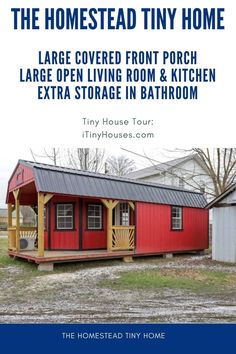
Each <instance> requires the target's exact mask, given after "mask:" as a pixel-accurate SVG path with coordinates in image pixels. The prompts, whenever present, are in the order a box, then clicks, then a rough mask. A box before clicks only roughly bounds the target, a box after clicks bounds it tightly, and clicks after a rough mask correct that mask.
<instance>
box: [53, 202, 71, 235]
mask: <svg viewBox="0 0 236 354" xmlns="http://www.w3.org/2000/svg"><path fill="white" fill-rule="evenodd" d="M60 206H67V207H68V206H71V208H72V215H66V214H65V215H58V211H59V207H60ZM64 211H66V209H64ZM60 218H63V219H68V220H69V219H70V220H71V226H70V227H68V226H65V227H61V226H59V225H58V221H59V219H60ZM56 226H57V227H56V228H57V230H73V229H74V205H73V203H58V204H57V205H56Z"/></svg>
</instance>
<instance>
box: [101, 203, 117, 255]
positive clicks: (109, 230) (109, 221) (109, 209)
mask: <svg viewBox="0 0 236 354" xmlns="http://www.w3.org/2000/svg"><path fill="white" fill-rule="evenodd" d="M102 202H103V204H104V205H105V206H106V207H107V250H108V251H112V210H113V209H114V208H115V207H116V206H117V204H118V203H119V201H118V200H115V201H112V200H111V199H110V200H106V199H102Z"/></svg>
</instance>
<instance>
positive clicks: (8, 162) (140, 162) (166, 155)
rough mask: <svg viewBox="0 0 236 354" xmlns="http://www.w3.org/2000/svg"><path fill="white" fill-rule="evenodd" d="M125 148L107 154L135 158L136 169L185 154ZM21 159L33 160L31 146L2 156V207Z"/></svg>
mask: <svg viewBox="0 0 236 354" xmlns="http://www.w3.org/2000/svg"><path fill="white" fill-rule="evenodd" d="M123 149H125V148H123ZM123 149H122V148H116V149H115V148H113V149H109V150H108V149H105V151H106V154H108V152H109V154H110V155H115V156H118V155H125V156H127V157H129V158H130V159H133V160H134V161H135V165H136V169H141V168H144V167H147V166H150V165H151V164H152V163H158V162H164V161H168V160H170V159H173V158H177V157H179V156H180V155H181V154H182V155H183V152H178V151H174V149H173V150H164V149H145V148H140V149H137V148H135V149H134V150H132V149H130V148H129V149H128V150H129V151H133V152H135V153H137V154H133V153H131V152H128V151H125V150H123ZM32 150H33V152H34V153H35V154H37V155H42V153H43V148H36V149H32ZM48 151H50V148H48ZM139 155H141V156H139ZM5 156H6V155H5ZM142 156H143V157H142ZM145 156H147V157H145ZM149 158H152V159H154V160H153V162H152V161H150V160H149ZM19 159H22V160H30V161H32V160H33V158H32V154H31V151H30V147H28V148H27V147H18V148H17V150H16V149H11V150H10V151H8V153H7V158H2V159H1V160H0V207H1V208H4V207H6V205H5V199H6V192H7V184H8V180H9V178H10V176H11V174H12V172H13V170H14V168H15V166H16V164H17V162H18V160H19ZM37 161H38V162H43V163H49V164H50V163H51V161H50V160H49V159H45V158H40V157H37Z"/></svg>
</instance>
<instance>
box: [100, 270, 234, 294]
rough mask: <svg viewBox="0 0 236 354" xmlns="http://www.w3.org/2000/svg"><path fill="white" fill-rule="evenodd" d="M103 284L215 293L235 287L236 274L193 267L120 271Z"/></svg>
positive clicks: (115, 286) (113, 286) (119, 286)
mask: <svg viewBox="0 0 236 354" xmlns="http://www.w3.org/2000/svg"><path fill="white" fill-rule="evenodd" d="M101 285H102V286H105V287H110V288H113V289H114V290H122V289H130V290H133V289H145V290H155V289H164V288H168V289H183V290H189V291H193V292H198V293H199V292H203V293H205V292H208V293H213V292H218V291H221V290H222V289H224V288H225V287H229V288H231V287H232V288H233V287H235V286H236V276H235V275H233V274H230V273H225V272H216V271H205V270H193V269H186V270H184V269H165V270H154V269H149V270H143V271H130V272H124V273H120V277H119V278H118V279H115V280H114V279H113V280H106V281H103V282H102V283H101Z"/></svg>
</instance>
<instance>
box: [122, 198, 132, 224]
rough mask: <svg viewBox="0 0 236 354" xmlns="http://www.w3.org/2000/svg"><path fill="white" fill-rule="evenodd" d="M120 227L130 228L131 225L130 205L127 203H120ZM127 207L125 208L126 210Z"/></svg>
mask: <svg viewBox="0 0 236 354" xmlns="http://www.w3.org/2000/svg"><path fill="white" fill-rule="evenodd" d="M119 206H120V208H119V225H121V226H129V224H130V211H129V204H128V203H127V202H121V203H119ZM124 206H125V208H124ZM125 211H127V212H125Z"/></svg>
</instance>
